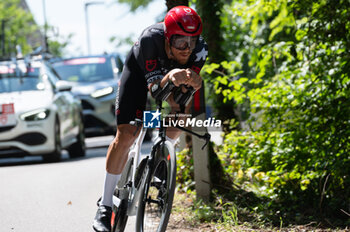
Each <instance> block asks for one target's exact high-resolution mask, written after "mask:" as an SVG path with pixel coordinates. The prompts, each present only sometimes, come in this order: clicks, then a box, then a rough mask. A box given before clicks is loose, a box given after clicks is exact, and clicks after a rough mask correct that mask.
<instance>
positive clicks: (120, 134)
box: [114, 124, 138, 147]
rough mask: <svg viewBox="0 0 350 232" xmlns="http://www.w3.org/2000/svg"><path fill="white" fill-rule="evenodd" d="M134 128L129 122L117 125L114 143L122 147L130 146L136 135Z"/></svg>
mask: <svg viewBox="0 0 350 232" xmlns="http://www.w3.org/2000/svg"><path fill="white" fill-rule="evenodd" d="M135 130H136V128H135V126H132V125H129V124H122V125H118V127H117V134H116V138H115V140H114V143H119V144H120V146H123V147H124V146H125V147H130V146H131V145H132V144H133V142H134V141H135V139H136V138H137V136H138V133H135Z"/></svg>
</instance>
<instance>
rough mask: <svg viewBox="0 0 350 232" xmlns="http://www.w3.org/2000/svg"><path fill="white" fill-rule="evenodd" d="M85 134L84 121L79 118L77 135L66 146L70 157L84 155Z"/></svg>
mask: <svg viewBox="0 0 350 232" xmlns="http://www.w3.org/2000/svg"><path fill="white" fill-rule="evenodd" d="M85 151H86V146H85V134H84V123H83V121H82V120H81V121H80V124H79V133H78V135H77V141H76V142H75V143H73V144H72V145H71V146H70V147H69V148H68V154H69V157H70V158H77V157H83V156H85V153H86V152H85Z"/></svg>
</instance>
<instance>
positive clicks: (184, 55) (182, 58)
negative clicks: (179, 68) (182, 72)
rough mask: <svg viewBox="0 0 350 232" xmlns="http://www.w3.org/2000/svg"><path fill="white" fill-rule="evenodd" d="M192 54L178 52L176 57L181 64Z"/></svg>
mask: <svg viewBox="0 0 350 232" xmlns="http://www.w3.org/2000/svg"><path fill="white" fill-rule="evenodd" d="M190 55H191V53H190V54H188V55H187V54H177V56H175V57H176V61H177V62H178V63H179V64H186V63H187V61H188V59H189V58H190Z"/></svg>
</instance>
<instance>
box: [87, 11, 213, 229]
mask: <svg viewBox="0 0 350 232" xmlns="http://www.w3.org/2000/svg"><path fill="white" fill-rule="evenodd" d="M201 32H202V21H201V18H200V17H199V15H198V14H197V13H196V12H195V11H194V10H193V9H191V8H189V7H187V6H177V7H174V8H172V9H171V10H170V11H169V12H168V13H167V14H166V16H165V18H164V22H162V23H158V24H154V25H152V26H149V27H148V28H146V29H145V30H144V31H143V32H142V34H141V36H140V37H139V39H138V41H137V42H136V43H135V44H134V45H133V47H132V49H131V51H130V52H129V54H128V55H127V58H126V60H125V65H124V69H123V73H122V77H121V81H120V84H119V89H118V94H117V99H116V118H117V133H116V137H115V138H114V140H113V141H112V142H111V144H110V145H109V148H108V151H107V158H106V176H105V182H104V188H103V194H102V198H101V200H100V201H99V202H98V205H99V206H98V209H97V212H96V216H95V219H94V223H93V228H94V229H95V231H110V230H111V224H110V222H111V214H112V204H113V203H112V198H113V192H114V189H115V187H116V185H117V182H118V181H119V179H120V176H121V173H122V170H123V168H124V166H125V163H126V161H127V159H128V151H129V149H130V147H131V145H132V144H133V143H134V141H135V139H136V138H137V133H136V134H135V133H134V132H135V127H134V126H132V125H130V124H129V123H130V121H133V120H135V118H139V119H141V120H142V116H143V111H144V110H145V105H146V99H147V93H148V91H150V93H151V95H152V96H153V97H154V98H157V97H159V96H160V95H162V93H163V92H164V91H165V90H164V89H165V86H167V83H168V82H169V81H171V82H172V83H173V84H174V85H175V86H180V85H187V86H188V87H190V86H191V87H193V88H194V90H198V89H200V88H201V85H202V79H201V77H200V76H199V71H200V70H201V68H202V66H203V65H204V62H205V60H206V57H207V54H208V46H207V44H206V43H205V41H204V40H203V38H202V37H200V34H201ZM182 91H183V92H186V89H182ZM167 101H168V103H169V105H170V106H171V107H172V109H176V108H178V107H179V106H178V105H177V104H176V103H175V101H174V99H173V97H172V95H170V97H168V100H167ZM190 105H191V104H189V105H188V106H187V107H186V111H188V109H189V106H190ZM180 133H181V132H180V131H179V130H175V129H174V130H168V131H167V139H168V140H169V141H170V142H172V143H175V141H176V139H177V138H178V137H179V135H180Z"/></svg>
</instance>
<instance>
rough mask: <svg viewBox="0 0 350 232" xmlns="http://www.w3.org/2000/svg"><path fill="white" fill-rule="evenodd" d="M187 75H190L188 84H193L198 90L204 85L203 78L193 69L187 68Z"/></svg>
mask: <svg viewBox="0 0 350 232" xmlns="http://www.w3.org/2000/svg"><path fill="white" fill-rule="evenodd" d="M186 73H187V76H189V80H188V82H187V85H189V86H192V87H193V88H194V89H195V90H196V91H197V90H198V89H200V88H201V87H202V78H201V77H200V76H199V75H198V74H197V73H196V72H194V71H193V70H192V69H190V68H188V69H186Z"/></svg>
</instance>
